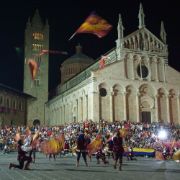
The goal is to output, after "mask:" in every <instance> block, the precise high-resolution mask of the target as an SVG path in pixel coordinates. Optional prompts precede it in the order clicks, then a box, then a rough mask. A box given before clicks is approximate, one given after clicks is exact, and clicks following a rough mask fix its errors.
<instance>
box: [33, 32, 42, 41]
mask: <svg viewBox="0 0 180 180" xmlns="http://www.w3.org/2000/svg"><path fill="white" fill-rule="evenodd" d="M33 39H34V40H43V39H44V35H43V34H42V33H38V32H35V33H33Z"/></svg>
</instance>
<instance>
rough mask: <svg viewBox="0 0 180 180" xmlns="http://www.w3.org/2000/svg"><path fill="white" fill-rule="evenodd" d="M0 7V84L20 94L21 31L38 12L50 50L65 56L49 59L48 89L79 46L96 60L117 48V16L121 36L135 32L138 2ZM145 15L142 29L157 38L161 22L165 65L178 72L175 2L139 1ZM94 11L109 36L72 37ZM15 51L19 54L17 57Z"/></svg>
mask: <svg viewBox="0 0 180 180" xmlns="http://www.w3.org/2000/svg"><path fill="white" fill-rule="evenodd" d="M3 2H4V3H3V4H1V6H0V19H1V21H0V27H1V28H0V52H1V56H0V83H3V84H6V85H8V86H10V87H13V88H16V89H19V90H22V87H23V60H24V55H23V47H24V45H23V44H24V29H25V25H26V22H27V19H28V17H29V16H32V15H33V14H34V11H35V9H36V8H38V9H39V12H40V15H41V17H42V18H43V19H44V18H48V21H49V25H50V49H53V50H62V51H67V52H68V53H69V55H68V56H64V55H58V56H57V55H51V56H50V67H49V89H50V90H51V89H53V88H55V87H56V86H57V84H58V83H59V82H60V75H59V74H60V71H59V67H60V64H61V63H62V62H63V61H64V60H65V59H66V58H67V57H69V56H71V55H73V54H74V53H75V50H74V46H75V45H76V44H78V43H80V44H81V45H82V46H83V51H84V53H85V54H87V55H89V56H91V57H93V58H95V59H96V58H98V57H99V56H101V55H102V54H104V53H105V52H107V51H109V50H110V49H112V48H113V47H115V40H116V39H117V31H116V29H117V28H116V27H117V21H118V14H119V13H121V15H122V21H123V25H124V27H125V31H124V34H125V35H128V34H129V33H132V32H133V31H135V30H137V28H138V18H137V17H138V11H139V3H140V1H139V0H103V1H102V0H65V1H63V0H59V1H53V0H51V1H48V2H46V1H40V0H39V1H38V0H36V1H35V0H34V1H27V2H26V1H24V2H19V1H14V2H13V3H12V2H11V1H8V0H7V1H3ZM141 2H142V4H143V8H144V13H145V16H146V17H145V24H146V27H147V28H148V29H149V30H150V31H151V32H152V33H153V34H155V35H156V36H157V37H159V32H160V21H161V20H163V21H164V25H165V29H166V32H167V42H168V48H169V65H170V66H172V67H173V68H175V69H176V70H178V71H180V63H179V61H180V33H179V32H180V20H179V18H180V6H179V5H178V4H179V3H178V1H176V2H174V1H173V0H172V1H169V0H166V1H165V0H156V1H155V0H141ZM92 11H95V12H96V13H97V14H98V15H100V16H101V17H103V18H104V19H106V20H108V21H109V23H111V24H112V25H113V29H112V30H111V32H110V33H109V34H108V35H107V36H106V37H104V38H102V39H99V38H97V37H96V36H94V35H90V34H79V35H76V36H75V37H74V38H73V39H72V40H71V41H68V39H69V38H70V36H71V35H72V34H73V33H74V32H75V31H76V29H77V28H78V27H79V26H80V25H81V23H82V22H83V21H84V20H85V19H86V18H87V16H88V15H89V14H90V13H91V12H92ZM16 47H20V48H22V52H20V53H17V52H16V51H15V48H16Z"/></svg>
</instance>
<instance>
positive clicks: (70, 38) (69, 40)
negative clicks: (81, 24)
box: [69, 32, 76, 41]
mask: <svg viewBox="0 0 180 180" xmlns="http://www.w3.org/2000/svg"><path fill="white" fill-rule="evenodd" d="M75 35H76V32H75V33H74V34H73V35H72V36H71V37H70V38H69V41H70V40H71V39H72V38H73V37H74V36H75Z"/></svg>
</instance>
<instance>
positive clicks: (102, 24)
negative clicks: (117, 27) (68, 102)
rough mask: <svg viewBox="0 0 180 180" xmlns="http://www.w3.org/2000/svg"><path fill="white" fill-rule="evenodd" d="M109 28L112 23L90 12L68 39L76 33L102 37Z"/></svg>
mask: <svg viewBox="0 0 180 180" xmlns="http://www.w3.org/2000/svg"><path fill="white" fill-rule="evenodd" d="M111 29H112V25H111V24H109V23H108V22H107V21H106V20H105V19H103V18H102V17H100V16H98V15H97V14H95V13H91V14H90V15H89V16H88V17H87V19H86V20H85V21H84V23H83V24H81V26H80V27H79V28H78V29H77V31H76V32H75V33H74V34H73V35H72V36H71V37H70V39H72V38H73V37H74V36H75V35H76V34H78V33H90V34H94V35H96V36H97V37H99V38H102V37H104V36H106V35H107V34H108V33H109V31H110V30H111ZM70 39H69V40H70Z"/></svg>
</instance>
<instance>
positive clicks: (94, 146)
mask: <svg viewBox="0 0 180 180" xmlns="http://www.w3.org/2000/svg"><path fill="white" fill-rule="evenodd" d="M102 145H103V143H102V138H101V136H100V135H97V137H96V138H95V139H94V140H93V141H92V142H91V143H90V144H88V145H87V150H88V154H89V155H92V154H93V153H95V152H97V150H98V149H100V148H101V147H102Z"/></svg>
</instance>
